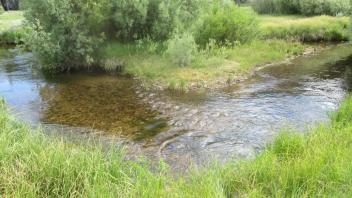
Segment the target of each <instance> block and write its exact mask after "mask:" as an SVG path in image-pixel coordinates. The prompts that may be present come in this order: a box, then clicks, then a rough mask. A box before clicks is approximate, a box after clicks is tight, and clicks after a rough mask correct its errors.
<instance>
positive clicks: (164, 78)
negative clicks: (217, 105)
mask: <svg viewBox="0 0 352 198" xmlns="http://www.w3.org/2000/svg"><path fill="white" fill-rule="evenodd" d="M155 49H156V50H155ZM157 49H158V46H155V45H153V44H146V45H143V46H141V47H140V48H138V47H136V45H124V44H120V43H112V44H109V45H108V46H107V48H106V49H105V52H104V54H105V59H106V60H108V61H107V63H104V65H105V67H106V68H108V69H110V68H111V66H110V65H109V63H111V62H113V63H120V64H122V65H124V66H125V72H126V73H127V74H132V75H134V76H137V77H138V78H140V79H142V80H143V82H145V84H146V85H148V84H154V85H155V84H156V85H158V86H159V87H162V88H165V87H166V88H172V89H183V90H187V89H189V88H204V87H206V86H210V87H214V86H217V85H220V86H224V84H226V83H227V82H231V81H233V80H238V79H240V78H243V77H245V76H247V75H248V74H249V73H251V72H252V71H253V69H254V68H255V66H256V65H259V64H264V63H268V62H275V61H282V60H284V59H285V58H287V57H289V56H294V55H298V54H301V53H302V52H303V50H304V45H303V44H300V43H298V42H285V41H283V40H268V41H262V40H256V41H254V42H252V43H250V44H245V45H240V46H235V47H231V48H226V47H217V46H214V47H213V48H211V49H205V50H202V51H200V52H199V53H197V55H196V57H195V60H194V61H193V63H192V64H191V65H189V66H187V67H179V66H178V65H176V64H175V63H173V62H172V59H170V58H168V57H167V56H165V55H163V54H162V53H160V52H158V51H157Z"/></svg>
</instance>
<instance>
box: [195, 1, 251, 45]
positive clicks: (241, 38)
mask: <svg viewBox="0 0 352 198" xmlns="http://www.w3.org/2000/svg"><path fill="white" fill-rule="evenodd" d="M257 32H258V23H257V20H256V15H255V13H254V12H252V11H251V10H244V9H241V8H239V7H237V6H235V5H234V4H228V5H225V6H218V5H217V6H215V7H214V8H213V9H212V10H211V12H210V13H209V14H208V15H207V16H205V18H204V19H203V21H202V23H201V25H200V26H199V28H198V31H197V35H196V40H197V43H199V44H200V45H202V46H205V45H206V44H207V43H208V42H209V40H210V39H213V40H215V41H216V42H217V43H218V44H225V43H226V42H231V43H234V42H240V43H246V42H248V41H251V40H252V39H253V38H254V37H255V35H256V34H257Z"/></svg>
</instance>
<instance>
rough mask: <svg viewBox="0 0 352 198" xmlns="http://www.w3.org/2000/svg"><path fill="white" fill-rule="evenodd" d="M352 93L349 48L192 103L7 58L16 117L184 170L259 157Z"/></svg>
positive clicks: (6, 52)
mask: <svg viewBox="0 0 352 198" xmlns="http://www.w3.org/2000/svg"><path fill="white" fill-rule="evenodd" d="M351 88H352V47H351V46H350V45H338V46H331V47H330V48H329V49H326V50H323V51H321V52H319V53H317V54H315V55H311V56H306V57H304V56H303V57H299V58H296V59H294V60H292V61H290V62H288V63H283V64H279V65H273V66H268V67H265V68H263V69H261V70H259V71H258V72H257V73H256V75H255V76H253V77H251V78H250V79H248V80H246V81H244V82H242V83H239V84H237V85H234V86H231V87H227V88H225V89H224V90H222V91H214V92H208V93H187V94H175V93H172V92H158V93H155V92H148V91H145V90H143V89H142V88H141V87H140V86H139V84H138V82H137V81H135V80H133V79H130V78H126V77H121V76H115V75H106V74H98V73H85V74H82V73H81V74H62V75H59V76H55V77H53V76H51V77H50V76H49V77H48V76H44V75H43V74H42V73H41V72H40V71H39V70H38V69H37V66H36V63H35V62H34V58H33V56H32V54H31V53H19V52H18V51H17V50H14V49H2V50H0V95H1V96H2V97H4V98H5V99H6V101H7V103H8V104H9V106H10V108H11V110H12V112H13V113H14V114H15V115H16V116H18V117H19V118H21V119H23V120H25V121H28V122H31V123H33V124H38V123H40V124H42V125H55V126H65V127H68V128H65V129H66V130H72V132H73V133H75V129H76V128H80V129H81V130H80V132H82V129H83V130H84V129H87V131H89V129H95V130H99V131H101V132H102V134H103V135H104V136H105V137H110V136H114V137H116V136H117V137H121V138H124V139H126V140H128V142H129V144H127V149H128V150H130V152H129V153H130V155H137V154H143V155H147V156H150V157H151V158H152V159H155V157H156V158H160V157H161V158H164V159H165V160H166V161H167V162H169V164H171V165H172V166H174V167H176V168H177V167H178V168H182V167H185V166H188V165H189V163H195V164H204V163H207V162H208V161H209V160H210V159H213V158H215V159H217V160H220V161H226V160H228V159H232V158H248V157H253V156H254V155H255V154H256V153H257V152H258V151H260V150H261V149H263V147H264V146H265V145H266V144H267V143H268V142H270V141H271V140H272V139H273V137H274V136H275V135H276V134H277V133H278V132H279V131H280V129H282V128H295V129H296V131H303V130H304V129H305V128H307V127H313V126H315V125H316V124H317V123H320V122H327V121H328V120H329V113H331V112H332V111H334V110H336V109H337V108H338V106H339V104H340V102H341V101H342V100H343V98H344V97H345V96H346V94H347V93H348V92H349V91H350V90H351ZM80 132H78V131H77V133H80Z"/></svg>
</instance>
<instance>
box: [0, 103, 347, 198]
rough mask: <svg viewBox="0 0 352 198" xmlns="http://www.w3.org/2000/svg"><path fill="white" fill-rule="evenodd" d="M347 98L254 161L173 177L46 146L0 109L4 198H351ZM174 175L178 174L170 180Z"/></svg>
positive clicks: (86, 150)
mask: <svg viewBox="0 0 352 198" xmlns="http://www.w3.org/2000/svg"><path fill="white" fill-rule="evenodd" d="M351 112H352V98H351V97H349V98H348V99H347V100H346V101H345V102H344V103H343V104H342V105H341V108H340V110H339V111H338V112H337V113H335V114H334V115H333V116H332V121H331V123H330V124H324V125H320V126H318V127H316V128H314V129H311V130H309V131H306V133H303V134H302V133H296V132H294V131H286V132H282V133H281V135H279V136H278V137H277V138H276V139H275V140H274V142H273V143H272V144H270V145H268V147H267V149H266V150H265V151H263V152H262V153H261V154H259V155H258V156H257V158H256V159H253V160H250V161H243V162H239V163H232V162H229V163H227V164H226V165H222V166H220V165H217V166H215V165H214V166H210V167H209V168H207V169H201V170H198V171H194V172H191V173H190V174H189V175H188V176H185V177H183V176H180V177H178V178H174V177H171V176H170V174H169V173H170V172H169V171H168V168H167V166H166V165H165V164H164V163H160V165H159V166H158V167H156V168H154V169H153V171H150V170H151V169H150V166H149V165H148V163H147V162H146V161H145V160H144V161H143V160H139V161H135V162H132V161H127V160H125V159H124V157H123V155H122V154H121V152H120V151H119V150H110V151H109V152H104V151H103V150H102V149H101V147H99V146H97V145H95V146H87V145H85V146H83V145H76V144H72V143H69V142H67V141H65V140H62V139H58V138H49V137H46V136H45V135H43V133H42V132H41V131H40V130H39V129H38V130H33V129H31V128H30V127H28V126H26V125H24V124H23V123H20V122H18V121H16V120H15V119H14V118H13V117H12V116H10V115H9V114H8V112H7V110H6V107H5V105H4V103H3V102H1V105H0V194H1V196H3V197H349V196H350V195H351V193H352V187H351V186H352V163H351V161H352V155H351V152H352V144H351V142H352V116H351ZM174 174H175V173H174Z"/></svg>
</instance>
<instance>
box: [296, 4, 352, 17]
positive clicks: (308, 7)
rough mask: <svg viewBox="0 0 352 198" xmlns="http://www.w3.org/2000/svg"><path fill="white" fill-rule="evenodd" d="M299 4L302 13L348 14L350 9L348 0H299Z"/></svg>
mask: <svg viewBox="0 0 352 198" xmlns="http://www.w3.org/2000/svg"><path fill="white" fill-rule="evenodd" d="M300 6H301V13H302V14H304V15H321V14H326V15H333V16H335V15H341V14H342V15H348V14H349V13H350V10H351V2H350V1H349V0H301V1H300Z"/></svg>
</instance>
